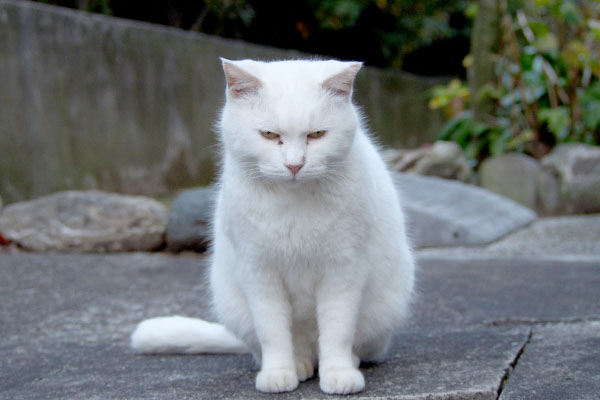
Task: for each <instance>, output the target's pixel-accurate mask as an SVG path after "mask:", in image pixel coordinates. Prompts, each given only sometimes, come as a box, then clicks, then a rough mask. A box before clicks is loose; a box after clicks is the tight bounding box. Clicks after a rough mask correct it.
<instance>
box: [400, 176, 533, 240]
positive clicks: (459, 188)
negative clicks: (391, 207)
mask: <svg viewBox="0 0 600 400" xmlns="http://www.w3.org/2000/svg"><path fill="white" fill-rule="evenodd" d="M393 178H394V181H395V183H396V187H397V189H398V191H399V193H400V196H401V198H402V201H401V203H402V206H403V208H404V210H405V212H406V219H407V224H408V231H409V235H410V237H411V239H412V243H413V246H414V247H416V248H423V247H444V246H471V245H483V244H487V243H490V242H493V241H495V240H498V239H500V238H502V237H504V236H505V235H507V234H508V233H511V232H513V231H515V230H517V229H519V228H521V227H523V226H526V225H528V224H530V223H531V222H533V221H534V220H536V219H537V215H536V213H535V212H533V211H532V210H530V209H528V208H527V207H523V206H522V205H520V204H518V203H516V202H514V201H512V200H510V199H507V198H504V197H502V196H499V195H497V194H495V193H492V192H488V191H487V190H484V189H481V188H479V187H477V186H474V185H468V184H465V183H461V182H457V181H451V180H447V179H440V178H436V177H431V176H419V175H415V174H401V173H395V174H393Z"/></svg>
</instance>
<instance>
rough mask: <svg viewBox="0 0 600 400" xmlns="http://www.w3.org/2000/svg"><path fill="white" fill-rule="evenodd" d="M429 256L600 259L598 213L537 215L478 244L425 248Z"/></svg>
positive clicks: (424, 252) (599, 217)
mask: <svg viewBox="0 0 600 400" xmlns="http://www.w3.org/2000/svg"><path fill="white" fill-rule="evenodd" d="M421 254H427V255H430V256H433V255H437V256H446V257H456V256H458V257H462V256H463V255H464V254H468V255H469V256H473V255H479V256H482V257H498V256H502V257H506V256H512V257H529V258H531V257H536V258H537V259H540V258H551V259H555V260H556V259H563V260H584V259H587V260H591V261H593V260H597V261H598V260H600V214H595V215H577V216H562V217H550V218H541V219H539V220H537V221H535V222H533V223H532V224H531V225H529V226H527V227H525V228H523V229H521V230H519V231H516V232H514V233H512V234H510V235H507V236H506V237H504V238H502V239H500V240H498V241H496V242H494V243H491V244H489V245H487V246H481V247H468V248H467V247H462V246H459V247H455V248H440V249H427V250H424V251H422V252H421Z"/></svg>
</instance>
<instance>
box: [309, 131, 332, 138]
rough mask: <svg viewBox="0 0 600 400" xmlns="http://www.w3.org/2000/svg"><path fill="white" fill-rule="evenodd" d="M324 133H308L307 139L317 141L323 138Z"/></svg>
mask: <svg viewBox="0 0 600 400" xmlns="http://www.w3.org/2000/svg"><path fill="white" fill-rule="evenodd" d="M326 133H327V131H315V132H311V133H309V134H308V135H307V136H308V138H309V139H318V138H321V137H323V136H325V134H326Z"/></svg>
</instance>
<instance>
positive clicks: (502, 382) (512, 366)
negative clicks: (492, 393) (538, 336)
mask: <svg viewBox="0 0 600 400" xmlns="http://www.w3.org/2000/svg"><path fill="white" fill-rule="evenodd" d="M532 337H533V329H530V330H529V335H528V336H527V340H525V342H524V343H523V345H522V346H521V348H520V349H519V351H518V352H517V354H516V355H515V358H514V359H513V360H512V361H511V363H510V364H509V366H508V367H507V368H506V371H505V372H504V376H503V377H502V379H501V380H500V385H499V386H498V391H497V396H496V400H499V399H500V396H502V391H503V390H504V387H505V386H506V384H507V383H508V379H509V378H510V375H511V373H512V371H514V369H515V368H516V366H517V364H518V363H519V359H520V358H521V356H522V355H523V353H524V352H525V348H526V347H527V345H529V343H530V342H531V338H532Z"/></svg>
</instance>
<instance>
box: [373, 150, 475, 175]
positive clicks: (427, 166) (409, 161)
mask: <svg viewBox="0 0 600 400" xmlns="http://www.w3.org/2000/svg"><path fill="white" fill-rule="evenodd" d="M383 157H384V159H385V160H386V162H387V164H388V166H389V168H390V170H392V171H396V172H412V173H415V174H419V175H429V176H437V177H440V178H445V179H456V180H459V181H462V182H467V181H469V179H470V178H471V168H470V167H469V163H468V161H467V159H466V158H465V156H464V154H463V152H462V150H461V149H460V147H459V146H458V145H457V144H456V143H454V142H444V141H438V142H435V143H434V144H433V145H430V146H426V147H423V148H421V149H417V150H399V149H387V150H384V151H383Z"/></svg>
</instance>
